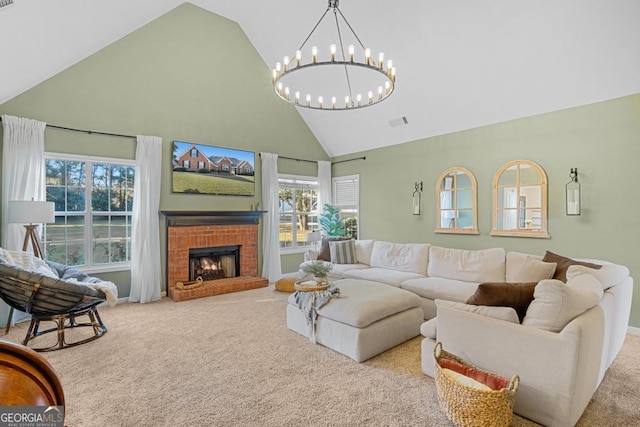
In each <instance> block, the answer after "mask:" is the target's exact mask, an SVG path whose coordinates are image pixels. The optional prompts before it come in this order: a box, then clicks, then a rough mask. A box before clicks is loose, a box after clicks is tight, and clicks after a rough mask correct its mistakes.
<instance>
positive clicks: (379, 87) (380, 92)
mask: <svg viewBox="0 0 640 427" xmlns="http://www.w3.org/2000/svg"><path fill="white" fill-rule="evenodd" d="M378 99H382V86H378Z"/></svg>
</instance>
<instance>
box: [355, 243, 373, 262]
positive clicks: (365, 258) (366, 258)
mask: <svg viewBox="0 0 640 427" xmlns="http://www.w3.org/2000/svg"><path fill="white" fill-rule="evenodd" d="M355 242H356V259H357V260H358V264H367V265H371V251H373V242H374V240H367V239H365V240H356V241H355Z"/></svg>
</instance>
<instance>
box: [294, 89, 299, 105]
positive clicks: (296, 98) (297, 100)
mask: <svg viewBox="0 0 640 427" xmlns="http://www.w3.org/2000/svg"><path fill="white" fill-rule="evenodd" d="M295 100H296V104H300V92H299V91H296V93H295Z"/></svg>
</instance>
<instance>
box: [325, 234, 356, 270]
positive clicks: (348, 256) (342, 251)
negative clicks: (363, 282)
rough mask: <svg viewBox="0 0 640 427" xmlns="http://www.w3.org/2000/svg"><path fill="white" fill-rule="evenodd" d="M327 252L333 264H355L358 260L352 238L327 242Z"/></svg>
mask: <svg viewBox="0 0 640 427" xmlns="http://www.w3.org/2000/svg"><path fill="white" fill-rule="evenodd" d="M329 252H330V253H331V262H332V263H334V264H355V263H357V262H358V260H357V257H356V244H355V242H354V241H353V240H343V241H337V242H329Z"/></svg>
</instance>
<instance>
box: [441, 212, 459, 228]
mask: <svg viewBox="0 0 640 427" xmlns="http://www.w3.org/2000/svg"><path fill="white" fill-rule="evenodd" d="M455 218H456V211H455V210H450V209H448V210H442V211H440V227H442V228H453V227H455Z"/></svg>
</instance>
